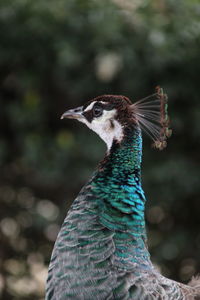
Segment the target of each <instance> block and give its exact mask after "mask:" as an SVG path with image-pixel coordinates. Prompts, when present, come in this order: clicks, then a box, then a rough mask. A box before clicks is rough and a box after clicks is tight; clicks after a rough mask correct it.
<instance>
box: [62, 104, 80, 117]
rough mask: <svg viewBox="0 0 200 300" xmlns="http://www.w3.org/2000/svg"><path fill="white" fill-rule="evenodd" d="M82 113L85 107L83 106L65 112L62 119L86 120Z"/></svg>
mask: <svg viewBox="0 0 200 300" xmlns="http://www.w3.org/2000/svg"><path fill="white" fill-rule="evenodd" d="M82 112H83V107H82V106H79V107H77V108H74V109H69V110H67V111H66V112H64V114H62V116H61V119H65V118H67V119H77V120H80V119H83V118H84V116H83V114H82Z"/></svg>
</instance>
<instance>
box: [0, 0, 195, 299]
mask: <svg viewBox="0 0 200 300" xmlns="http://www.w3.org/2000/svg"><path fill="white" fill-rule="evenodd" d="M157 85H161V86H162V87H163V88H164V90H165V92H167V94H168V96H169V112H170V116H171V122H172V128H173V135H172V138H171V139H170V140H169V143H168V147H167V149H165V150H164V151H157V150H154V149H152V148H151V146H150V145H151V141H150V140H149V138H148V137H144V156H143V186H144V189H145V192H146V197H147V198H148V203H147V210H146V219H147V227H148V238H149V249H150V252H151V255H152V260H153V262H154V263H155V264H156V265H157V266H158V267H159V268H160V269H161V271H162V273H163V274H164V275H166V276H168V277H170V278H173V279H175V280H179V281H182V282H187V281H188V280H189V279H190V277H191V276H192V275H193V274H196V273H198V272H200V180H199V162H200V155H199V151H200V145H199V138H200V125H199V122H200V99H199V94H200V1H194V0H188V1H187V0H185V1H184V0H177V1H174V0H151V1H150V0H142V1H141V0H140V1H139V0H124V1H122V0H112V1H111V0H101V1H95V0H90V1H89V0H82V1H81V0H57V1H53V0H48V1H44V0H43V1H42V0H34V1H31V0H1V2H0V100H1V103H0V131H1V136H0V237H1V242H0V293H1V297H2V299H3V300H10V299H13V300H21V299H22V300H23V299H27V300H29V299H30V300H35V299H36V300H41V299H43V297H44V282H45V280H46V272H47V266H48V263H49V260H50V255H51V251H52V248H53V244H54V240H55V238H56V235H57V232H58V230H59V228H60V225H61V223H62V221H63V218H64V216H65V215H66V212H67V209H68V208H69V206H70V203H71V201H72V200H73V199H74V198H75V196H76V195H77V193H78V192H79V190H80V188H81V187H82V186H83V184H84V183H85V182H86V181H87V179H88V177H89V175H90V174H91V173H92V171H93V170H94V168H95V167H96V165H97V162H98V161H99V160H100V159H101V158H102V157H103V155H104V151H105V149H106V148H105V145H104V144H103V142H102V141H101V140H100V139H99V138H98V137H97V136H96V135H95V134H94V133H92V132H91V131H89V130H88V129H87V128H86V127H84V125H82V124H78V123H77V122H75V121H69V120H64V121H61V120H60V115H61V114H62V113H63V112H64V111H65V110H67V109H69V108H72V107H76V106H79V105H82V104H83V103H85V101H87V100H89V99H91V98H93V97H95V96H98V95H100V94H124V95H126V96H128V97H130V98H131V99H132V101H134V100H138V99H140V98H142V97H144V96H147V95H149V94H152V93H153V92H154V88H155V86H157Z"/></svg>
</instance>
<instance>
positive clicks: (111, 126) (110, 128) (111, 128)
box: [81, 102, 123, 150]
mask: <svg viewBox="0 0 200 300" xmlns="http://www.w3.org/2000/svg"><path fill="white" fill-rule="evenodd" d="M91 104H93V105H94V102H93V103H91ZM91 104H90V105H91ZM88 107H89V106H88ZM115 115H116V110H115V109H113V110H109V111H108V110H104V112H103V115H102V116H101V117H99V118H95V119H94V120H93V121H92V122H91V123H89V122H88V121H87V120H86V119H83V120H81V121H82V122H83V123H85V124H86V125H87V126H88V127H89V128H90V129H92V130H93V131H95V132H96V133H97V134H98V135H99V136H100V137H101V138H102V140H103V141H104V142H105V143H106V144H107V147H108V150H109V149H110V147H111V146H112V143H113V140H114V139H115V140H117V141H118V142H120V141H121V140H122V138H123V127H122V125H121V124H120V123H119V122H118V121H117V120H115V119H114V117H115Z"/></svg>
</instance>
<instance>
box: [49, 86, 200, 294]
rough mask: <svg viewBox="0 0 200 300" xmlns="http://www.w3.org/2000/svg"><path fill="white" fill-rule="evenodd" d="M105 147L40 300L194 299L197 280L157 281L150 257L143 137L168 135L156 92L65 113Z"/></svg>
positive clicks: (160, 139) (104, 99)
mask: <svg viewBox="0 0 200 300" xmlns="http://www.w3.org/2000/svg"><path fill="white" fill-rule="evenodd" d="M62 118H70V119H77V120H78V121H80V122H82V123H84V124H86V125H87V126H88V127H89V128H90V129H92V130H93V131H95V132H96V133H97V134H98V135H99V136H100V137H101V138H102V139H103V140H104V141H105V143H106V144H107V153H106V155H105V158H104V159H103V161H101V162H100V164H99V166H98V168H97V170H96V171H95V172H94V174H93V176H92V177H91V179H90V180H89V182H88V183H87V184H86V185H85V186H84V187H83V188H82V190H81V191H80V193H79V194H78V196H77V198H76V199H75V201H74V202H73V204H72V206H71V208H70V210H69V212H68V214H67V217H66V218H65V220H64V223H63V225H62V228H61V230H60V233H59V234H58V237H57V240H56V243H55V246H54V249H53V253H52V257H51V262H50V266H49V273H48V279H47V287H46V298H45V299H46V300H67V299H74V300H76V299H77V300H79V299H80V300H81V299H82V300H111V299H118V300H125V299H126V300H128V299H131V300H150V299H151V300H154V299H160V300H161V299H165V300H168V299H169V300H178V299H179V300H184V299H187V300H190V299H191V300H192V299H193V300H194V299H195V300H197V299H200V280H199V279H198V278H196V279H195V278H194V279H193V280H192V281H191V283H190V284H189V285H184V284H181V283H178V282H176V281H173V280H170V279H168V278H165V277H164V276H162V275H161V274H160V273H159V272H158V270H157V269H155V268H154V266H153V265H152V262H151V260H150V254H149V251H148V247H147V237H146V230H145V219H144V211H145V202H146V199H145V195H144V191H143V189H142V185H141V160H142V136H141V130H144V131H145V132H147V133H148V134H149V135H150V136H151V137H152V139H153V141H154V146H155V147H157V148H159V149H162V148H164V147H165V146H166V139H167V138H168V137H169V136H170V133H171V132H170V129H169V121H168V115H167V97H166V95H165V94H163V92H162V89H160V88H157V91H156V93H155V94H153V95H151V96H149V97H146V98H144V99H142V100H140V101H138V102H136V103H134V104H132V103H131V101H130V100H129V99H128V98H127V97H124V96H118V95H104V96H99V97H97V98H95V99H93V100H91V101H89V102H87V103H86V104H85V105H84V106H82V107H78V108H75V109H71V110H68V111H67V112H65V113H64V114H63V115H62Z"/></svg>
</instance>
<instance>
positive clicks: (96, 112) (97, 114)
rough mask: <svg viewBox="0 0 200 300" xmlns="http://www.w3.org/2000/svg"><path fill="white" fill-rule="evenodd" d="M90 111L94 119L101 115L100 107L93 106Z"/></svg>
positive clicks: (101, 109)
mask: <svg viewBox="0 0 200 300" xmlns="http://www.w3.org/2000/svg"><path fill="white" fill-rule="evenodd" d="M92 111H93V115H94V117H100V116H101V115H102V113H103V108H102V107H101V106H94V107H93V110H92Z"/></svg>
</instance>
